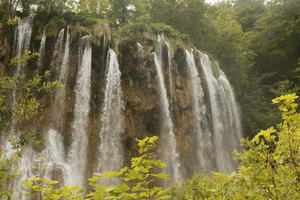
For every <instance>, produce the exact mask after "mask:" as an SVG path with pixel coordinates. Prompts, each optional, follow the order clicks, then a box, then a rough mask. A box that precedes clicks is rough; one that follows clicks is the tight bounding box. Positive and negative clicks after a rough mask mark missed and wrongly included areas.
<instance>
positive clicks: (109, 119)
mask: <svg viewBox="0 0 300 200" xmlns="http://www.w3.org/2000/svg"><path fill="white" fill-rule="evenodd" d="M122 96H123V94H122V88H121V72H120V70H119V64H118V58H117V55H116V53H115V52H114V51H113V50H112V49H109V51H108V56H107V74H106V88H105V97H104V103H103V108H102V113H101V114H102V117H101V124H102V129H101V131H100V133H99V134H100V142H101V144H100V171H101V172H105V171H115V170H119V169H120V168H121V167H122V166H123V151H124V150H123V145H122V133H123V132H124V128H123V109H124V105H123V98H122Z"/></svg>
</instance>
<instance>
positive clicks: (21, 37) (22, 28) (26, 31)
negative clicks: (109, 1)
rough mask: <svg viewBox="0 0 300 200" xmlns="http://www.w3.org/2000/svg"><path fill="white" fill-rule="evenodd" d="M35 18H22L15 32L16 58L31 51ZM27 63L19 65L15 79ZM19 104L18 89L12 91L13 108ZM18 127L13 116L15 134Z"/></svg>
mask: <svg viewBox="0 0 300 200" xmlns="http://www.w3.org/2000/svg"><path fill="white" fill-rule="evenodd" d="M33 19H34V17H33V16H28V17H24V18H20V19H19V21H18V26H17V28H16V31H15V41H14V45H15V48H16V56H17V57H22V56H23V55H24V53H25V52H26V51H28V50H29V46H30V41H31V34H32V26H33ZM25 64H26V63H22V64H21V63H19V64H18V65H17V69H16V71H15V74H14V75H15V77H18V76H19V75H20V73H21V71H22V68H23V67H24V66H25ZM16 103H17V89H16V88H14V89H13V91H12V108H13V109H14V107H15V105H16ZM15 125H16V120H15V117H14V114H13V116H12V125H11V131H12V132H14V128H15Z"/></svg>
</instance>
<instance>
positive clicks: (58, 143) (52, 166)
mask: <svg viewBox="0 0 300 200" xmlns="http://www.w3.org/2000/svg"><path fill="white" fill-rule="evenodd" d="M47 138H48V140H47V143H46V144H47V145H46V150H45V151H44V155H45V161H44V162H43V169H44V170H45V172H44V173H43V177H45V178H48V179H50V180H58V181H60V182H61V183H63V181H65V180H64V178H67V176H68V175H69V174H70V171H71V168H70V165H69V164H68V163H67V162H66V155H65V147H64V144H63V136H62V135H61V134H60V133H58V132H57V131H56V130H54V129H50V130H49V131H48V132H47Z"/></svg>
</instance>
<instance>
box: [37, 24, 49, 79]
mask: <svg viewBox="0 0 300 200" xmlns="http://www.w3.org/2000/svg"><path fill="white" fill-rule="evenodd" d="M46 39H47V32H46V28H45V29H44V31H43V36H42V39H41V44H40V50H39V52H40V56H39V59H38V68H37V72H38V73H40V72H42V67H43V61H44V57H45V47H46Z"/></svg>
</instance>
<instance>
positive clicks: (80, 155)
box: [65, 37, 92, 187]
mask: <svg viewBox="0 0 300 200" xmlns="http://www.w3.org/2000/svg"><path fill="white" fill-rule="evenodd" d="M87 39H88V37H84V38H82V41H81V42H82V44H81V45H80V47H79V48H80V50H79V52H80V53H79V58H81V59H79V60H80V61H79V65H78V74H77V80H76V86H75V92H76V97H75V98H76V100H75V110H74V121H73V125H72V144H71V147H70V152H69V156H68V164H69V165H70V168H71V171H70V174H69V175H68V176H67V177H66V180H65V182H66V184H67V185H80V186H82V187H84V186H85V172H86V161H87V145H88V136H87V130H88V117H89V116H88V115H89V111H90V84H91V83H90V82H91V65H92V62H91V61H92V47H91V45H90V44H89V42H88V41H86V40H87ZM84 43H85V44H84ZM83 46H84V51H83V53H82V49H83Z"/></svg>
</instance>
